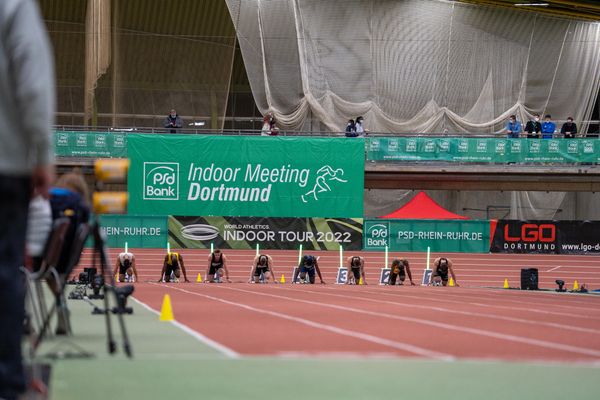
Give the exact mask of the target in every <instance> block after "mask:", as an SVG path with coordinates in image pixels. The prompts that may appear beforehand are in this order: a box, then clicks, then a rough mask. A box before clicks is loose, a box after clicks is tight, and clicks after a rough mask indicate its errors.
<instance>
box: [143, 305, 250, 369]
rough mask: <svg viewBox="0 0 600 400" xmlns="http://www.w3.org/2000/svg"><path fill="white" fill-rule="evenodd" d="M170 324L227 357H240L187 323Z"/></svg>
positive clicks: (149, 308) (150, 308)
mask: <svg viewBox="0 0 600 400" xmlns="http://www.w3.org/2000/svg"><path fill="white" fill-rule="evenodd" d="M131 298H132V299H133V300H135V302H136V303H138V304H139V305H141V306H142V307H144V308H145V309H146V310H148V311H150V312H151V313H153V314H156V315H159V316H160V312H159V311H157V310H155V309H153V308H152V307H150V306H149V305H148V304H146V303H144V302H143V301H141V300H139V299H137V298H135V297H133V296H131ZM169 322H170V323H171V324H172V325H174V326H176V327H177V328H179V329H181V330H182V331H184V332H185V333H187V334H188V335H190V336H191V337H193V338H194V339H196V340H198V341H199V342H201V343H203V344H205V345H207V346H208V347H211V348H213V349H215V350H217V351H218V352H219V353H221V354H223V355H224V356H226V357H228V358H233V359H237V358H241V356H240V354H239V353H238V352H236V351H234V350H232V349H230V348H229V347H227V346H225V345H222V344H221V343H219V342H215V341H214V340H212V339H210V338H208V337H206V336H204V335H203V334H201V333H200V332H198V331H195V330H193V329H192V328H190V327H189V326H187V325H184V324H182V323H181V322H178V321H169Z"/></svg>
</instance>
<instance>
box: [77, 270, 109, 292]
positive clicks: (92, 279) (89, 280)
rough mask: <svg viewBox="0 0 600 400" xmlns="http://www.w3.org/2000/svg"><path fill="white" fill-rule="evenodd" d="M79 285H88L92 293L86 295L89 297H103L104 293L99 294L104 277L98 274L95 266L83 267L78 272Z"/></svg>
mask: <svg viewBox="0 0 600 400" xmlns="http://www.w3.org/2000/svg"><path fill="white" fill-rule="evenodd" d="M77 283H78V284H79V285H85V286H88V285H89V286H90V287H91V288H92V290H93V292H94V294H92V295H90V296H88V297H89V298H90V299H103V298H104V295H102V294H100V290H101V289H102V287H104V277H103V276H102V275H99V274H98V269H97V268H84V269H83V272H81V273H80V274H79V281H78V282H77Z"/></svg>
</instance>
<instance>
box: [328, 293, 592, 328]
mask: <svg viewBox="0 0 600 400" xmlns="http://www.w3.org/2000/svg"><path fill="white" fill-rule="evenodd" d="M328 290H332V291H333V290H336V288H334V287H331V289H329V288H328ZM368 293H375V292H368ZM377 293H378V294H383V295H385V296H392V297H400V298H404V297H405V298H412V299H417V300H425V301H436V300H437V299H434V298H431V297H428V296H414V295H408V294H404V293H397V292H389V291H381V292H377ZM462 298H463V299H465V298H466V297H462ZM444 301H445V302H447V303H453V304H469V305H473V306H477V307H482V308H500V309H508V310H511V311H531V312H537V313H541V314H549V315H553V316H565V317H569V318H573V317H576V318H582V319H585V320H589V319H590V317H585V316H580V315H573V314H569V313H561V312H557V311H554V312H552V311H547V310H541V309H537V308H522V307H521V308H519V307H511V306H500V305H496V304H485V303H474V302H471V301H470V300H463V301H459V300H451V299H444Z"/></svg>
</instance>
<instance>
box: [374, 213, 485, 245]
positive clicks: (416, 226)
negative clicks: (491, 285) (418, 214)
mask: <svg viewBox="0 0 600 400" xmlns="http://www.w3.org/2000/svg"><path fill="white" fill-rule="evenodd" d="M363 228H364V229H363V248H364V249H365V250H379V251H381V250H384V249H385V246H388V248H389V250H390V251H407V252H410V251H427V247H428V246H429V247H431V251H434V252H458V253H488V252H489V250H490V221H470V220H467V221H465V220H411V219H407V220H386V219H377V220H365V221H364V227H363Z"/></svg>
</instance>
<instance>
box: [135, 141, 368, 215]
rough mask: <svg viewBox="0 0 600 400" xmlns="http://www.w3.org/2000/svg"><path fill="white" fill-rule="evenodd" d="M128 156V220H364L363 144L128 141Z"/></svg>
mask: <svg viewBox="0 0 600 400" xmlns="http://www.w3.org/2000/svg"><path fill="white" fill-rule="evenodd" d="M127 151H128V154H129V158H130V160H131V165H130V168H129V175H128V191H129V213H131V214H143V215H180V216H197V215H205V216H212V215H231V216H246V217H250V216H253V217H327V218H338V217H342V218H360V217H362V214H363V189H364V147H363V142H362V141H357V140H348V139H346V138H307V137H236V136H196V135H193V136H192V135H142V134H129V135H128V137H127Z"/></svg>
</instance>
